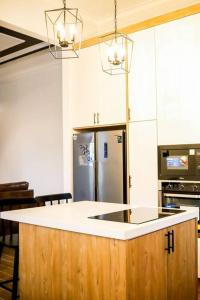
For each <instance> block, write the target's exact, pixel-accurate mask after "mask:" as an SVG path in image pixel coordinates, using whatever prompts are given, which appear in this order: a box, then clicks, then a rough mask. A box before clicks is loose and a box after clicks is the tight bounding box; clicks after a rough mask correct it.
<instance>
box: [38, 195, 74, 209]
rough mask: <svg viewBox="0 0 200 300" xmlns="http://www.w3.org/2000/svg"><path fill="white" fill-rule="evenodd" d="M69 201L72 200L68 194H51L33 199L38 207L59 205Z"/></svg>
mask: <svg viewBox="0 0 200 300" xmlns="http://www.w3.org/2000/svg"><path fill="white" fill-rule="evenodd" d="M69 199H72V195H71V194H70V193H62V194H51V195H43V196H38V197H35V200H36V201H37V203H38V205H39V206H44V205H48V204H49V205H53V204H61V203H63V200H64V202H65V203H67V202H68V200H69Z"/></svg>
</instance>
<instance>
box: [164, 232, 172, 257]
mask: <svg viewBox="0 0 200 300" xmlns="http://www.w3.org/2000/svg"><path fill="white" fill-rule="evenodd" d="M165 236H166V237H167V248H165V250H166V251H167V253H168V254H170V249H171V248H170V232H169V231H168V232H167V233H166V234H165Z"/></svg>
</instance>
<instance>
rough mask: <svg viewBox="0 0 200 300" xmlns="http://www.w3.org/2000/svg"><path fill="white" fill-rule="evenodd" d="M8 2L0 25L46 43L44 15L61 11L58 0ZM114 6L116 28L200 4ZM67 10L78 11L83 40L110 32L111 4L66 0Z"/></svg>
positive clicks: (0, 10) (0, 6) (133, 0)
mask: <svg viewBox="0 0 200 300" xmlns="http://www.w3.org/2000/svg"><path fill="white" fill-rule="evenodd" d="M11 2H12V3H11ZM11 2H10V1H8V0H0V23H1V22H3V23H7V24H8V25H9V27H8V28H11V29H13V28H15V27H16V28H19V31H21V32H22V33H25V34H28V35H31V36H33V37H36V38H39V39H42V40H46V26H45V20H44V11H45V10H49V9H55V8H62V7H63V3H62V0H28V1H27V0H16V1H11ZM117 2H118V28H122V27H125V26H128V25H130V24H134V23H138V22H141V21H144V20H147V19H150V18H153V17H156V16H159V15H162V14H166V13H168V12H170V11H175V10H177V9H181V8H184V7H187V6H190V5H194V4H199V3H200V2H199V0H117ZM67 6H68V7H75V8H78V9H79V11H80V14H81V16H82V19H83V23H84V31H83V39H87V38H90V37H93V36H97V35H100V34H103V33H106V32H109V31H112V30H113V27H114V26H113V25H114V23H113V14H114V0H67ZM4 26H5V25H4ZM5 27H6V26H5ZM14 30H15V29H14Z"/></svg>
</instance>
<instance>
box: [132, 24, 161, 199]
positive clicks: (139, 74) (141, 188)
mask: <svg viewBox="0 0 200 300" xmlns="http://www.w3.org/2000/svg"><path fill="white" fill-rule="evenodd" d="M130 38H131V39H132V40H133V41H134V51H133V63H132V66H131V72H130V74H129V161H130V165H129V173H130V177H131V178H130V179H131V180H130V181H131V187H130V202H131V203H134V204H142V205H145V204H146V205H157V203H158V184H157V182H158V179H157V121H156V77H155V30H154V28H151V29H147V30H143V31H139V32H137V33H134V34H132V35H130Z"/></svg>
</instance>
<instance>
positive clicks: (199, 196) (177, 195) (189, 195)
mask: <svg viewBox="0 0 200 300" xmlns="http://www.w3.org/2000/svg"><path fill="white" fill-rule="evenodd" d="M163 196H165V197H176V198H191V199H200V195H191V194H172V193H164V194H163Z"/></svg>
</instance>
